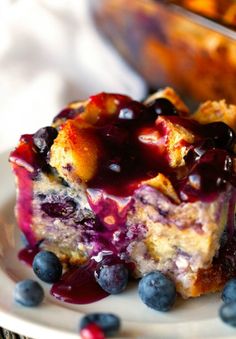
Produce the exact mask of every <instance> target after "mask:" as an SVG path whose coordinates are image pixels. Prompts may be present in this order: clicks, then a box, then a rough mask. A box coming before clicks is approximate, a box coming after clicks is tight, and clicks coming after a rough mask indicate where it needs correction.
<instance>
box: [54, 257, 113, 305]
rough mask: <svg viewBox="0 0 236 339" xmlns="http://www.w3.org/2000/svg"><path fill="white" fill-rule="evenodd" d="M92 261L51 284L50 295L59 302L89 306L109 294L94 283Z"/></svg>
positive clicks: (73, 269)
mask: <svg viewBox="0 0 236 339" xmlns="http://www.w3.org/2000/svg"><path fill="white" fill-rule="evenodd" d="M94 265H95V263H94V262H93V261H90V262H89V263H88V264H85V265H82V266H80V267H78V268H71V269H70V270H68V271H67V272H66V273H65V274H64V275H63V276H62V278H61V280H60V281H59V282H57V283H55V284H53V286H52V288H51V294H52V295H53V296H54V297H56V298H57V299H59V300H61V301H65V302H68V303H72V304H90V303H92V302H95V301H98V300H101V299H104V298H105V297H107V296H108V295H109V294H108V293H107V292H105V291H104V290H103V289H102V288H101V287H100V286H99V285H98V283H97V282H96V279H95V277H94Z"/></svg>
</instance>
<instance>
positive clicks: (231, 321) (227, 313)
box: [219, 301, 236, 327]
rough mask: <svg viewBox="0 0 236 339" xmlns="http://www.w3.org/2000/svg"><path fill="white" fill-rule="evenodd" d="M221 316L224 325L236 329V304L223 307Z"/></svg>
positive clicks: (220, 312)
mask: <svg viewBox="0 0 236 339" xmlns="http://www.w3.org/2000/svg"><path fill="white" fill-rule="evenodd" d="M219 315H220V318H221V319H222V320H223V322H224V323H226V324H227V325H230V326H233V327H236V302H235V301H234V302H231V303H227V304H224V305H222V306H221V308H220V311H219Z"/></svg>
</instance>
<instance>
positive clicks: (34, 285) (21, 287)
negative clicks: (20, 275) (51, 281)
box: [14, 279, 44, 307]
mask: <svg viewBox="0 0 236 339" xmlns="http://www.w3.org/2000/svg"><path fill="white" fill-rule="evenodd" d="M14 298H15V301H16V302H17V303H19V304H21V305H23V306H28V307H33V306H38V305H39V304H41V302H42V301H43V298H44V291H43V288H42V287H41V286H40V285H39V283H38V282H37V281H34V280H31V279H26V280H22V281H19V282H18V283H17V284H16V287H15V291H14Z"/></svg>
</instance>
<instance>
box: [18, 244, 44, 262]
mask: <svg viewBox="0 0 236 339" xmlns="http://www.w3.org/2000/svg"><path fill="white" fill-rule="evenodd" d="M39 252H40V248H39V247H38V246H34V247H25V248H22V249H21V250H20V251H19V253H18V258H19V260H20V261H22V262H24V263H25V264H27V265H29V266H32V265H33V261H34V257H35V256H36V254H38V253H39Z"/></svg>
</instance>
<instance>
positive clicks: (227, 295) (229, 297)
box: [221, 278, 236, 303]
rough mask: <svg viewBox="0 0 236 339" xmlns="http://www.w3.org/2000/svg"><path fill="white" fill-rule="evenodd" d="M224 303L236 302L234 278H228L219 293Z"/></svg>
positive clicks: (235, 279)
mask: <svg viewBox="0 0 236 339" xmlns="http://www.w3.org/2000/svg"><path fill="white" fill-rule="evenodd" d="M221 299H222V300H223V302H224V303H230V302H233V301H235V302H236V278H233V279H230V280H229V281H228V282H227V283H226V284H225V286H224V289H223V291H222V294H221Z"/></svg>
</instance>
